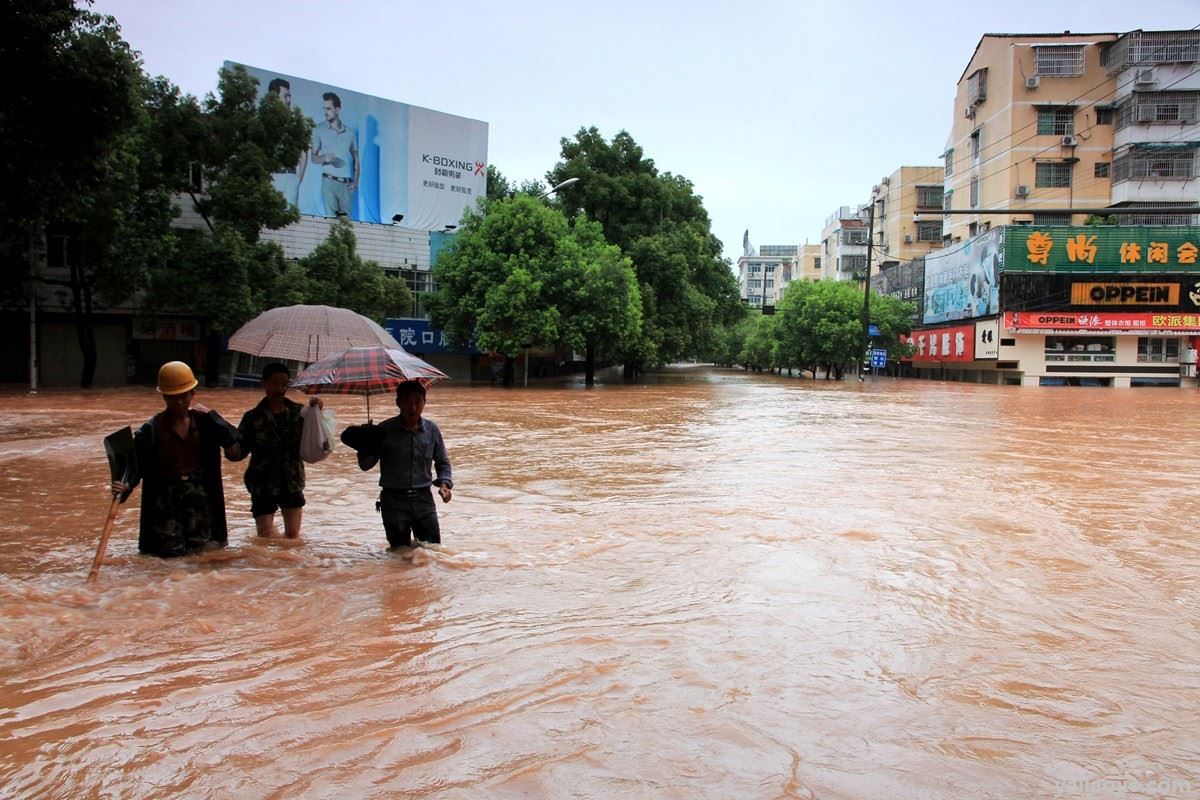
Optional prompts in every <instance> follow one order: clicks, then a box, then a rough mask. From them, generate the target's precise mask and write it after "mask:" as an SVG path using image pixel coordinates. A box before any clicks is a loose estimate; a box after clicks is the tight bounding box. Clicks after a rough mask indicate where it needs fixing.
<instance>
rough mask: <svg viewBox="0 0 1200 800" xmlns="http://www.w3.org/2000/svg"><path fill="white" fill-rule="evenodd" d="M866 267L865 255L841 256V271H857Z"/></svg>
mask: <svg viewBox="0 0 1200 800" xmlns="http://www.w3.org/2000/svg"><path fill="white" fill-rule="evenodd" d="M866 268H867V257H866V256H842V271H843V272H859V271H861V270H865V269H866Z"/></svg>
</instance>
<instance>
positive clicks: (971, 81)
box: [967, 67, 987, 106]
mask: <svg viewBox="0 0 1200 800" xmlns="http://www.w3.org/2000/svg"><path fill="white" fill-rule="evenodd" d="M984 100H987V67H984V68H983V69H980V70H976V71H975V72H973V73H971V77H969V78H967V105H969V106H977V105H979V104H980V103H982V102H983V101H984Z"/></svg>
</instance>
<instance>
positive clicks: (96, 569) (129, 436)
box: [87, 425, 133, 582]
mask: <svg viewBox="0 0 1200 800" xmlns="http://www.w3.org/2000/svg"><path fill="white" fill-rule="evenodd" d="M104 453H105V455H107V456H108V471H109V473H110V474H111V475H112V479H113V480H114V481H123V482H124V483H129V474H130V472H131V471H132V467H133V431H131V430H130V429H129V426H128V425H126V426H125V427H124V428H121V429H120V430H117V431H113V432H112V433H110V434H109V435H108V436H105V437H104ZM120 507H121V496H120V495H118V494H116V493H115V492H114V493H113V499H112V505H111V506H109V509H108V519H107V520H105V521H104V533H102V534H100V546H99V547H97V548H96V558H95V559H93V560H92V571H91V572H89V573H88V577H87V579H88V581H89V582H91V581H93V580H95V579H96V576H97V575H99V574H100V563H101V562H102V561H104V550H105V548H107V547H108V536H109V534H111V533H112V527H113V521H114V520H116V518H117V509H118V508H120Z"/></svg>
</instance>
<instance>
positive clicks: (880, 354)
mask: <svg viewBox="0 0 1200 800" xmlns="http://www.w3.org/2000/svg"><path fill="white" fill-rule="evenodd" d="M886 366H887V350H884V349H883V348H882V347H876V348H875V349H873V350H872V351H871V368H872V369H883V368H884V367H886Z"/></svg>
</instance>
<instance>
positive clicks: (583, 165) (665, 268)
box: [546, 127, 744, 377]
mask: <svg viewBox="0 0 1200 800" xmlns="http://www.w3.org/2000/svg"><path fill="white" fill-rule="evenodd" d="M561 146H562V157H561V160H560V161H559V162H558V163H557V164H556V165H555V167H554V169H553V170H551V171H550V172H549V173H547V176H546V178H547V181H548V182H549V183H550V184H551V185H558V184H559V183H561V182H563V181H565V180H567V179H568V178H579V179H580V180H579V182H578V183H576V184H573V185H572V186H571V187H569V188H568V189H565V190H564V191H562V192H559V193H558V194H557V195H556V198H557V202H558V203H559V204H560V205H561V207H562V208H563V211H564V212H565V213H566V214H567V215H568V216H569V217H575V216H576V215H578V214H580V213H582V214H585V215H586V216H587V218H588V219H590V220H593V221H595V222H598V223H599V224H600V225H601V226H602V227H603V230H604V235H605V238H606V239H607V240H608V241H609V242H610V243H612V244H615V245H617V246H618V247H620V248H621V250H622V251H623V252H624V253H625V254H626V255H628V256H629V257H630V259H631V260H632V262H633V265H634V269H635V271H636V273H637V277H638V284H639V289H640V294H641V299H642V321H643V332H642V336H641V337H640V339H638V340H637V341H636V342H635V343H631V344H630V345H627V346H626V348H625V349H624V353H623V355H624V357H625V362H626V375H627V376H630V377H631V376H632V374H634V373H635V372H636V371H637V370H638V369H640V366H641V364H643V363H651V364H653V363H663V362H667V361H671V360H674V359H679V358H685V357H696V356H698V355H699V354H700V353H701V352H702V351H703V350H705V349H707V348H708V346H709V343H710V339H711V336H712V331H713V329H714V327H716V326H717V325H720V324H722V323H732V322H734V321H736V320H737V319H738V318H739V317H740V315H742V314H743V313H744V310H743V308H742V306H741V303H740V302H739V300H738V291H737V283H736V280H735V279H734V276H733V272H732V271H731V269H730V266H729V263H728V261H726V260H725V259H723V258H722V257H721V243H720V241H719V240H717V239H716V237H714V236H713V235H712V232H711V224H710V222H709V219H708V214H707V212H706V211H705V210H704V205H703V202H702V198H701V197H700V196H699V195H697V194H695V192H694V191H693V187H692V184H691V182H690V181H688V180H687V179H686V178H683V177H681V176H676V175H672V174H671V173H662V174H660V173H659V171H658V168H657V167H656V166H655V164H654V161H653V160H651V159H648V158H646V157H645V156H644V153H643V151H642V148H641V147H640V146H639V145H638V144H637V142H635V141H634V139H633V137H632V136H630V135H629V134H628V133H626V132H625V131H621V132H620V133H618V134H617V135H616V136H614V137H613V139H612V141H611V142H608V141H606V140H605V139H604V137H603V136H602V135H601V134H600V132H599V131H598V130H597V129H596V128H594V127H593V128H587V129H584V128H581V129H580V130H579V131H578V133H576V135H575V138H574V139H573V140H571V139H566V138H563V139H562V140H561Z"/></svg>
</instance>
